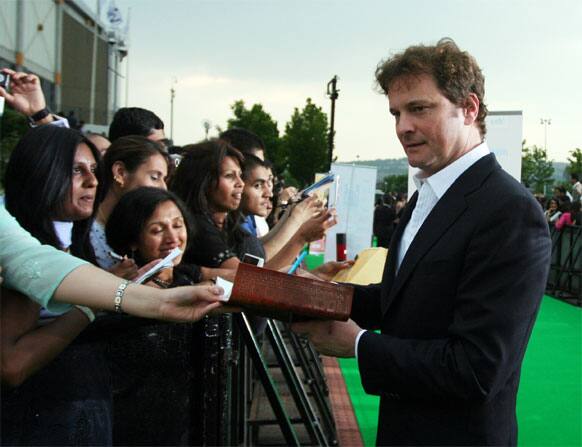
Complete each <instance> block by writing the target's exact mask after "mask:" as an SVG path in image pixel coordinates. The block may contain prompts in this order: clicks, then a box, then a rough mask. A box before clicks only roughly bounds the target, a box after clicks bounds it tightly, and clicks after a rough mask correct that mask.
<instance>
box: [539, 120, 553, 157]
mask: <svg viewBox="0 0 582 447" xmlns="http://www.w3.org/2000/svg"><path fill="white" fill-rule="evenodd" d="M540 124H541V125H542V126H544V150H545V151H546V152H547V150H548V126H551V125H552V119H551V118H540Z"/></svg>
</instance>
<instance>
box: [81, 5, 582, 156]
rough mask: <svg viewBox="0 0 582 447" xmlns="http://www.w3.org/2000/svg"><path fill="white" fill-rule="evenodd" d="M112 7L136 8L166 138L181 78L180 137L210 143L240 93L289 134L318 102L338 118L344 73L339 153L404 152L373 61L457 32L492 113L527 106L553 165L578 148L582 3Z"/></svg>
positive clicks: (134, 89)
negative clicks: (300, 114) (332, 95)
mask: <svg viewBox="0 0 582 447" xmlns="http://www.w3.org/2000/svg"><path fill="white" fill-rule="evenodd" d="M108 1H109V0H105V2H104V3H105V5H107V4H108ZM114 1H115V4H116V6H117V7H118V8H119V9H120V11H121V13H122V15H123V17H124V19H126V18H127V16H128V11H130V12H129V16H130V21H129V36H130V37H129V45H130V46H129V58H128V61H129V77H128V79H129V82H128V84H129V92H128V105H130V106H139V107H144V108H148V109H151V110H153V111H155V112H156V113H157V114H158V115H159V116H160V117H161V118H162V119H163V120H164V122H165V124H166V129H167V134H168V135H169V133H170V89H171V87H172V85H174V88H175V91H176V96H175V103H174V123H173V137H174V141H175V143H176V144H179V145H182V144H188V143H193V142H196V141H199V140H201V139H203V138H204V128H203V122H204V121H205V120H209V121H210V122H211V123H212V124H213V126H216V125H218V126H220V127H222V128H225V127H226V121H227V120H228V118H230V117H232V112H231V109H230V106H231V105H232V104H233V103H234V102H235V101H236V100H239V99H242V100H244V102H245V104H246V105H247V106H251V105H252V104H254V103H261V104H262V105H263V107H264V109H265V110H266V111H267V112H268V113H270V114H271V116H272V117H273V118H274V119H275V120H276V121H277V123H278V128H279V131H280V132H281V134H282V133H283V131H284V128H285V124H286V123H287V122H288V121H289V119H290V117H291V114H292V113H293V110H294V108H296V107H297V108H300V109H301V108H303V107H304V105H305V101H306V98H308V97H310V98H312V100H313V101H314V102H315V103H316V104H317V105H319V106H320V107H322V109H323V110H324V111H325V112H327V113H328V114H329V112H330V107H331V106H330V101H329V99H328V97H327V96H326V86H327V83H328V81H329V80H330V79H331V78H332V77H333V76H334V75H337V76H338V77H339V82H338V88H339V90H340V92H339V98H338V100H337V102H336V121H335V129H336V140H335V155H337V156H338V159H339V161H351V160H356V159H357V158H358V157H359V159H361V160H367V159H376V158H400V157H402V156H404V153H403V151H402V148H401V146H400V144H399V142H398V140H397V139H396V136H395V131H394V120H393V118H392V117H391V116H390V114H389V112H388V102H387V99H386V98H385V97H384V96H383V95H381V94H379V93H378V91H377V89H376V87H375V85H374V71H375V68H376V66H377V64H378V63H379V62H380V61H381V60H383V59H385V58H387V57H389V56H390V55H391V54H394V53H395V52H398V51H400V50H402V49H404V48H406V47H408V46H409V45H414V44H419V43H423V44H434V43H436V42H437V41H438V40H439V39H440V38H442V37H450V38H453V39H454V40H455V41H456V43H457V44H458V45H459V47H461V48H462V49H464V50H467V51H469V52H470V53H471V54H472V55H473V56H475V58H476V59H477V61H478V63H479V65H480V66H481V68H482V70H483V73H484V75H485V92H486V93H485V103H486V104H487V106H488V108H489V110H495V111H503V110H522V111H523V117H524V120H523V121H524V127H523V136H524V138H525V139H526V141H527V143H528V144H536V145H538V146H542V147H543V146H544V145H545V143H546V141H547V150H548V155H549V157H550V159H553V160H554V161H566V158H567V157H568V153H569V151H571V150H572V149H574V148H576V147H580V148H582V136H581V132H582V113H581V110H580V108H581V107H582V94H581V93H580V84H581V83H582V2H581V1H579V0H557V1H552V2H549V1H547V0H546V1H538V0H528V1H526V0H514V1H501V0H489V1H482V0H472V1H461V0H438V1H425V0H408V1H401V2H396V1H392V0H383V1H379V0H378V1H376V0H374V1H373V0H358V1H352V0H335V1H331V0H295V1H293V0H286V1H284V0H228V1H222V0H206V1H203V0H182V1H179V0H164V1H159V0H114ZM85 2H86V3H87V4H88V5H89V6H92V3H93V4H96V0H93V1H91V0H85ZM121 105H126V104H125V93H124V92H123V91H122V92H121ZM542 118H544V119H550V120H551V124H550V125H549V126H544V125H542V124H541V123H540V120H541V119H542ZM215 134H216V130H214V129H212V130H211V132H210V135H211V136H213V135H215Z"/></svg>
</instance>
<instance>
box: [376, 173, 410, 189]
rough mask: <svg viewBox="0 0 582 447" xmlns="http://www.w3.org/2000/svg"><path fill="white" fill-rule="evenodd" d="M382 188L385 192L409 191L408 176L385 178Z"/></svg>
mask: <svg viewBox="0 0 582 447" xmlns="http://www.w3.org/2000/svg"><path fill="white" fill-rule="evenodd" d="M381 188H382V191H384V192H406V191H408V174H401V175H387V176H385V177H384V179H383V180H382V185H381Z"/></svg>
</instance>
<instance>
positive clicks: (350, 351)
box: [291, 320, 362, 357]
mask: <svg viewBox="0 0 582 447" xmlns="http://www.w3.org/2000/svg"><path fill="white" fill-rule="evenodd" d="M291 330H292V331H293V332H296V333H298V334H304V335H307V338H309V341H310V342H311V343H312V344H313V346H315V349H317V350H318V351H319V352H320V353H321V354H323V355H331V356H333V357H354V356H355V343H356V337H357V335H358V334H359V333H360V331H361V330H362V329H361V328H360V327H359V326H358V325H357V324H356V323H355V322H353V321H352V320H348V321H346V322H343V321H308V322H302V323H293V324H292V325H291Z"/></svg>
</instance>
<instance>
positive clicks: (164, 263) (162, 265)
mask: <svg viewBox="0 0 582 447" xmlns="http://www.w3.org/2000/svg"><path fill="white" fill-rule="evenodd" d="M181 254H182V250H180V249H179V248H178V247H176V248H174V249H173V250H172V251H171V252H170V253H169V254H168V256H166V257H165V258H164V259H162V260H161V261H160V262H158V263H157V264H156V265H154V266H153V267H152V268H151V269H149V270H148V271H147V272H145V273H144V274H143V275H141V276H140V277H139V278H137V279H136V280H135V281H134V282H135V283H136V284H143V283H144V282H145V281H146V280H147V279H149V278H151V277H152V276H154V275H155V274H156V273H158V272H159V271H160V270H163V269H168V268H171V267H174V263H173V262H172V261H174V259H176V258H177V257H178V256H180V255H181Z"/></svg>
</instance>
